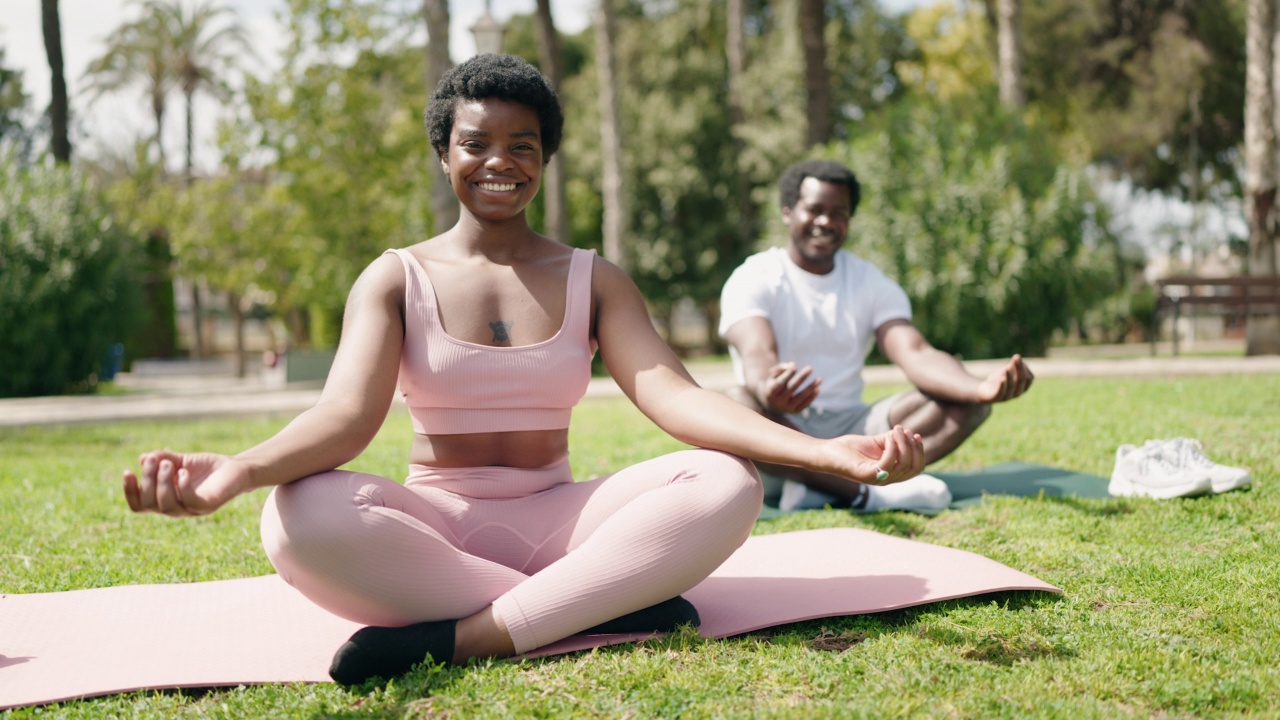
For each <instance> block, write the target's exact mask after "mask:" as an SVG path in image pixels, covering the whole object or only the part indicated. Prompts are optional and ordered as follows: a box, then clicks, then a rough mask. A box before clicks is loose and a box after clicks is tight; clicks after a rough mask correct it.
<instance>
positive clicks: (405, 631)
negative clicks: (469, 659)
mask: <svg viewBox="0 0 1280 720" xmlns="http://www.w3.org/2000/svg"><path fill="white" fill-rule="evenodd" d="M457 626H458V621H457V620H438V621H435V622H421V623H418V624H416V625H408V626H405V627H366V628H361V629H360V630H357V631H356V633H355V634H354V635H352V636H351V638H350V639H349V640H347V641H346V642H345V643H343V645H342V647H340V648H338V652H336V653H334V656H333V663H332V664H330V665H329V677H331V678H333V679H334V680H336V681H337V682H338V684H339V685H359V684H360V683H363V682H364V681H366V680H369V679H370V678H373V677H382V678H386V679H390V678H393V677H396V676H398V675H403V674H405V673H407V672H409V670H411V669H412V668H413V666H414V665H417V664H418V663H420V662H422V661H423V660H426V659H427V655H428V654H429V655H431V659H432V661H434V662H437V663H446V664H447V663H450V662H452V661H453V636H454V630H455V628H457Z"/></svg>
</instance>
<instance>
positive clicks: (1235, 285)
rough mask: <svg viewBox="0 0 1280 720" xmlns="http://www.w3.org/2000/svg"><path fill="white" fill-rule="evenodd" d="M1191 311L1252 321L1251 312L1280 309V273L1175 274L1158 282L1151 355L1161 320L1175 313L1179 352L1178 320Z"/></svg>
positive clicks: (1174, 334) (1174, 340) (1256, 313)
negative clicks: (1213, 276)
mask: <svg viewBox="0 0 1280 720" xmlns="http://www.w3.org/2000/svg"><path fill="white" fill-rule="evenodd" d="M1184 307H1185V308H1186V309H1187V312H1188V313H1192V314H1194V313H1210V314H1214V315H1219V316H1222V317H1225V318H1233V319H1236V320H1238V321H1240V322H1241V323H1244V322H1248V318H1249V316H1250V315H1261V314H1264V313H1265V314H1271V313H1276V312H1280V276H1277V275H1246V276H1239V277H1219V278H1205V277H1191V276H1175V277H1167V278H1163V279H1160V280H1157V281H1156V311H1155V314H1154V316H1153V317H1152V320H1151V330H1152V332H1151V354H1152V355H1155V354H1156V341H1157V340H1158V339H1159V337H1160V322H1161V321H1162V320H1163V319H1164V317H1165V316H1166V314H1167V313H1169V312H1170V311H1171V312H1172V313H1173V354H1174V355H1175V356H1176V355H1177V354H1178V320H1179V319H1180V318H1181V316H1182V313H1183V308H1184Z"/></svg>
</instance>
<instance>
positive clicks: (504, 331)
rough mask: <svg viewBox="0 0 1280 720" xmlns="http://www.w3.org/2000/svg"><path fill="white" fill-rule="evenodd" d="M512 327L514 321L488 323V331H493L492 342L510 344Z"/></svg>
mask: <svg viewBox="0 0 1280 720" xmlns="http://www.w3.org/2000/svg"><path fill="white" fill-rule="evenodd" d="M512 325H515V322H514V321H511V322H508V321H506V320H495V321H493V322H491V323H489V329H490V330H493V342H496V343H497V342H511V326H512Z"/></svg>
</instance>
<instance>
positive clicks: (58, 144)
mask: <svg viewBox="0 0 1280 720" xmlns="http://www.w3.org/2000/svg"><path fill="white" fill-rule="evenodd" d="M40 11H41V12H40V15H41V21H42V22H41V25H42V28H43V31H44V50H45V55H46V56H47V57H48V58H49V81H50V85H51V90H52V93H51V99H50V101H49V121H50V125H51V126H52V131H53V138H52V141H51V143H50V147H51V149H52V150H53V158H54V160H56V161H57V162H59V163H62V164H64V165H65V164H67V163H69V162H71V141H70V139H69V138H68V136H67V119H68V115H69V111H68V103H67V77H66V73H65V72H64V70H63V67H62V23H61V21H60V20H59V19H58V0H40Z"/></svg>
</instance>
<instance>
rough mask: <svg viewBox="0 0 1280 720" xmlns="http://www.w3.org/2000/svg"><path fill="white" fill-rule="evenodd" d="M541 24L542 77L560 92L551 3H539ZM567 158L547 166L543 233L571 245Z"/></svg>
mask: <svg viewBox="0 0 1280 720" xmlns="http://www.w3.org/2000/svg"><path fill="white" fill-rule="evenodd" d="M535 20H536V21H537V30H538V32H537V37H538V64H539V65H540V66H541V69H542V74H543V75H545V76H547V79H548V80H550V81H551V86H552V87H554V88H556V90H557V91H559V90H560V86H561V81H562V77H563V73H562V72H561V69H560V66H561V62H560V33H558V32H557V31H556V25H555V22H554V21H553V19H552V17H551V0H538V11H537V14H536V16H535ZM564 165H565V154H564V148H561V149H560V151H559V152H558V153H557V154H556V156H555V157H553V158H551V162H549V163H547V170H546V174H545V175H544V177H543V182H542V196H543V198H544V199H545V200H544V201H545V206H546V221H545V222H544V223H543V224H544V227H543V232H545V233H546V234H547V235H548V236H550V237H552V238H554V239H556V240H560V241H562V242H568V240H569V209H568V207H567V202H568V201H567V199H566V197H565V182H564Z"/></svg>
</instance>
